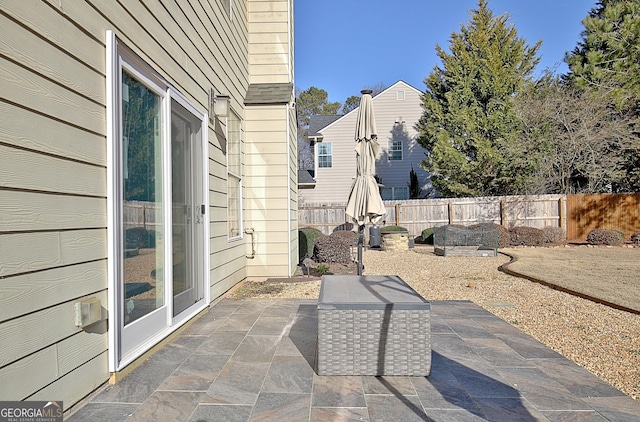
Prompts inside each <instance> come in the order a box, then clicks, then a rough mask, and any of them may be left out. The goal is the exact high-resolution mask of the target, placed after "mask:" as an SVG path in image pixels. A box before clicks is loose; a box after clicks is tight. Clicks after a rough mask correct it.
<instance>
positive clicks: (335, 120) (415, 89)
mask: <svg viewBox="0 0 640 422" xmlns="http://www.w3.org/2000/svg"><path fill="white" fill-rule="evenodd" d="M400 84H402V85H405V86H407V87H408V88H410V89H413V90H414V91H416V92H419V93H421V94H422V91H420V90H419V89H418V88H416V87H414V86H412V85H409V84H408V83H406V82H405V81H403V80H399V81H398V82H396V83H394V84H393V85H391V86H389V87H387V88H385V89H384V90H382V91H380V92H378V93H377V94H376V95H375V97H373V99H372V100H373V103H374V109H375V102H376V98H377V97H378V96H379V95H381V94H383V93H384V92H385V91H388V90H390V89H392V88H395V87H396V86H397V85H400ZM359 108H360V106H358V107H356V108H354V109H353V110H351V111H350V112H349V113H347V114H343V115H341V116H336V117H337V118H336V119H334V120H333V121H331V122H328V123H327V124H325V125H324V126H322V127H319V128H318V129H317V131H316V132H317V133H316V134H315V135H311V124H309V136H310V137H311V136H316V137H317V136H321V134H320V133H319V131H320V130H322V129H326V128H328V127H329V126H331V125H333V124H334V123H336V122H337V121H338V120H340V119H342V118H343V117H345V116H348V115H349V114H351V113H354V112H356V113H357V110H358V109H359ZM314 117H316V116H312V117H311V121H313V118H314Z"/></svg>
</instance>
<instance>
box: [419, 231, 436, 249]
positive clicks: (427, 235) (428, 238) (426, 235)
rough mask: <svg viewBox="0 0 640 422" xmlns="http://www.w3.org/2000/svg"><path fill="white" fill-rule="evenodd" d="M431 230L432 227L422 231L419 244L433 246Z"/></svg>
mask: <svg viewBox="0 0 640 422" xmlns="http://www.w3.org/2000/svg"><path fill="white" fill-rule="evenodd" d="M433 230H434V228H433V227H429V228H427V229H424V230H422V234H421V235H420V243H424V244H425V245H433Z"/></svg>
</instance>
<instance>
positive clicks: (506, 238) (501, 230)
mask: <svg viewBox="0 0 640 422" xmlns="http://www.w3.org/2000/svg"><path fill="white" fill-rule="evenodd" d="M469 227H470V228H472V229H477V228H482V227H484V228H486V229H488V230H490V229H496V230H498V248H507V247H509V245H511V234H510V233H509V229H507V228H506V227H505V226H502V225H500V224H496V223H478V224H473V225H471V226H469Z"/></svg>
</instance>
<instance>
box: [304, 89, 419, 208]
mask: <svg viewBox="0 0 640 422" xmlns="http://www.w3.org/2000/svg"><path fill="white" fill-rule="evenodd" d="M399 90H401V91H404V92H405V99H404V100H403V101H399V100H397V92H398V91H399ZM420 104H421V103H420V92H419V91H417V90H416V89H415V88H412V87H411V86H409V85H407V84H405V83H404V82H398V83H396V84H394V85H392V86H391V87H389V88H387V89H386V90H385V91H383V92H382V93H380V94H378V95H376V96H375V97H374V98H373V110H374V114H375V119H376V128H377V132H378V133H377V135H378V143H379V145H380V152H379V157H378V160H377V162H376V174H378V175H379V176H381V177H382V183H383V184H384V185H385V187H392V186H393V187H406V186H408V183H409V172H410V171H411V166H412V165H413V168H414V170H415V172H416V173H417V174H418V178H419V180H420V182H421V184H422V185H423V186H425V187H426V186H427V185H428V184H429V182H428V174H427V173H426V172H425V171H424V170H422V169H421V168H420V166H419V163H420V161H422V160H423V159H424V157H425V156H424V149H423V148H422V147H421V146H420V145H419V144H417V142H416V141H415V138H416V136H417V132H416V131H415V129H414V128H413V127H414V126H415V124H416V122H417V121H418V120H419V119H420V116H421V115H422V107H421V105H420ZM400 117H402V120H403V121H404V122H405V123H404V125H403V126H401V127H402V130H400V131H399V130H398V128H399V127H400V126H398V125H396V124H395V122H396V120H399V118H400ZM356 118H357V109H356V110H354V111H352V112H351V113H349V114H347V115H345V116H344V117H342V118H340V119H339V120H337V121H336V122H334V123H333V124H331V125H329V126H328V127H327V128H325V129H322V130H321V133H322V135H323V141H322V142H331V144H332V149H333V167H332V168H317V169H316V175H315V180H316V186H315V187H314V188H313V189H301V190H300V192H299V195H300V197H301V198H303V201H304V202H305V203H307V204H335V203H346V202H347V200H348V198H349V193H350V191H351V184H352V183H353V180H354V178H355V176H356V154H355V150H354V148H355V140H354V134H355V125H356ZM398 135H400V136H398ZM394 137H396V138H398V140H402V141H403V160H402V161H391V162H390V161H388V156H387V148H388V142H389V140H391V139H394ZM316 159H317V157H316Z"/></svg>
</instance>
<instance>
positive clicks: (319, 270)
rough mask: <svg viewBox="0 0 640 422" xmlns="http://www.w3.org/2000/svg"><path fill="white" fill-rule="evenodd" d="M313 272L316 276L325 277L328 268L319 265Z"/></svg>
mask: <svg viewBox="0 0 640 422" xmlns="http://www.w3.org/2000/svg"><path fill="white" fill-rule="evenodd" d="M314 272H315V273H316V274H318V275H325V274H326V273H328V272H329V266H327V265H324V264H320V265H318V266H317V267H316V268H315V269H314Z"/></svg>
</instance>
